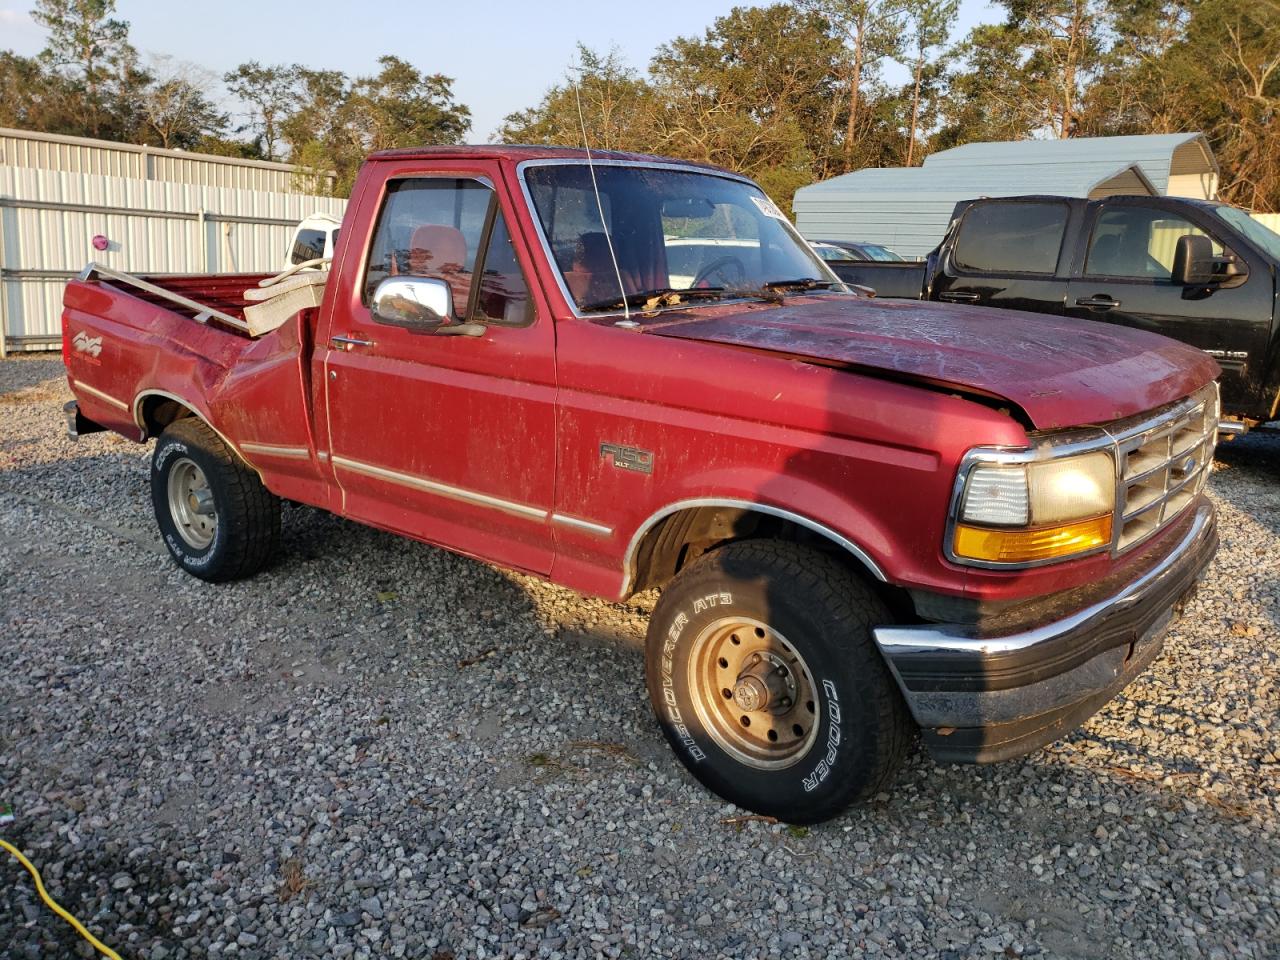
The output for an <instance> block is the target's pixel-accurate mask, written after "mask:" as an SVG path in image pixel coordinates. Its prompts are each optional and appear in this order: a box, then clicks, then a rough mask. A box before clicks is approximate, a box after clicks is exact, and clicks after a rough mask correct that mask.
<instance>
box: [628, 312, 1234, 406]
mask: <svg viewBox="0 0 1280 960" xmlns="http://www.w3.org/2000/svg"><path fill="white" fill-rule="evenodd" d="M643 329H644V330H645V332H646V333H650V334H654V335H657V336H663V337H676V338H679V339H683V340H697V341H702V342H706V343H722V344H728V345H733V346H738V347H746V348H751V349H756V350H767V351H770V352H774V353H778V354H782V355H786V356H791V357H797V358H800V359H809V360H813V361H815V362H820V363H827V364H834V365H837V366H841V367H848V368H852V369H855V370H863V371H867V372H869V373H876V374H880V375H890V376H894V377H896V378H901V379H907V380H914V381H918V382H924V383H929V384H934V385H937V386H941V387H944V388H953V389H956V390H958V391H961V392H966V393H970V394H980V395H983V396H987V397H991V398H995V399H999V400H1005V401H1008V402H1009V403H1011V404H1015V405H1017V406H1018V407H1020V408H1021V409H1022V411H1023V412H1024V413H1025V414H1026V416H1027V418H1028V419H1029V420H1030V421H1031V423H1032V424H1033V425H1034V426H1035V427H1036V428H1038V429H1041V430H1049V429H1054V428H1058V427H1071V426H1083V425H1085V424H1090V423H1103V422H1106V421H1108V420H1116V419H1119V418H1121V417H1128V416H1132V415H1133V414H1137V413H1143V412H1145V411H1147V410H1151V409H1153V408H1154V407H1159V406H1161V405H1163V404H1166V403H1171V402H1172V401H1174V400H1178V399H1180V398H1182V397H1185V396H1186V395H1187V394H1189V393H1191V392H1192V391H1194V390H1196V389H1197V388H1199V387H1202V386H1203V385H1204V384H1206V383H1208V382H1209V381H1210V380H1213V379H1215V378H1216V377H1217V376H1218V374H1219V373H1220V371H1219V369H1218V365H1217V363H1215V362H1214V361H1213V360H1212V359H1211V358H1210V357H1209V356H1207V355H1206V354H1205V353H1204V352H1202V351H1200V350H1197V349H1195V348H1193V347H1188V346H1186V345H1185V344H1182V343H1179V342H1177V341H1175V340H1170V339H1168V338H1167V337H1162V336H1158V335H1156V334H1153V333H1147V332H1145V331H1142V330H1133V329H1130V328H1127V327H1119V326H1114V325H1112V324H1108V323H1098V322H1095V321H1091V320H1074V319H1070V318H1064V317H1055V316H1049V315H1045V314H1038V313H1024V312H1022V311H1019V310H996V309H991V308H986V307H969V306H953V305H950V304H939V303H923V302H920V301H907V300H874V299H868V298H864V297H853V296H844V295H821V296H804V297H796V298H792V299H789V300H788V301H787V302H786V303H785V304H784V305H781V306H765V305H760V304H757V305H752V306H747V307H736V308H730V309H728V310H726V309H725V308H721V307H712V308H708V309H706V310H698V311H690V312H688V313H685V314H676V315H675V316H673V315H672V314H671V313H664V314H661V315H660V317H659V318H656V322H655V321H650V322H648V323H644V324H643Z"/></svg>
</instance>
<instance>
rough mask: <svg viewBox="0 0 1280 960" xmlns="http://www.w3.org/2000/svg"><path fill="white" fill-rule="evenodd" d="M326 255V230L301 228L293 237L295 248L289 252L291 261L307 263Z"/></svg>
mask: <svg viewBox="0 0 1280 960" xmlns="http://www.w3.org/2000/svg"><path fill="white" fill-rule="evenodd" d="M323 256H324V231H323V230H299V231H298V235H297V236H296V237H294V238H293V250H292V252H291V253H290V254H289V262H290V263H306V262H307V261H308V260H318V259H320V258H321V257H323Z"/></svg>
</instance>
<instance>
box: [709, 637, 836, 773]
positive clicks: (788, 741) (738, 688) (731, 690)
mask: <svg viewBox="0 0 1280 960" xmlns="http://www.w3.org/2000/svg"><path fill="white" fill-rule="evenodd" d="M688 669H689V690H690V694H691V696H692V698H693V704H694V710H695V712H696V713H697V714H698V719H699V720H700V721H701V722H702V727H703V729H704V730H706V731H707V733H708V734H709V735H710V736H711V738H712V739H713V740H714V741H715V742H716V745H717V746H718V747H720V749H722V750H724V751H725V752H726V753H728V754H730V755H731V756H733V757H734V758H735V759H737V760H739V761H740V762H742V763H745V764H747V765H748V766H752V767H756V768H758V769H761V770H781V769H783V768H784V767H789V766H791V765H792V764H794V763H796V762H798V761H799V760H800V759H801V758H802V757H804V755H805V754H807V753H808V752H809V749H810V748H811V747H812V746H813V744H814V742H815V741H816V740H817V738H818V726H819V723H820V720H821V716H822V715H821V709H822V708H821V705H820V703H819V701H818V698H817V696H816V694H817V685H816V684H815V683H814V682H813V674H812V672H810V670H809V665H808V664H807V663H805V660H804V658H803V657H802V656H801V655H800V652H799V651H798V650H797V649H796V648H795V646H794V645H792V644H791V643H790V642H788V641H787V639H786V638H785V637H783V636H782V634H780V633H779V632H778V631H777V630H774V629H773V628H771V627H770V626H769V625H768V624H767V623H763V622H761V621H759V620H754V619H751V618H749V617H726V618H723V619H721V620H717V621H715V622H714V623H712V624H710V625H708V626H706V627H704V628H703V630H702V632H701V633H699V634H698V636H697V638H696V639H695V640H694V641H693V648H692V650H691V651H690V656H689V668H688ZM762 697H763V699H762ZM753 706H754V707H756V708H755V709H751V708H752V707H753Z"/></svg>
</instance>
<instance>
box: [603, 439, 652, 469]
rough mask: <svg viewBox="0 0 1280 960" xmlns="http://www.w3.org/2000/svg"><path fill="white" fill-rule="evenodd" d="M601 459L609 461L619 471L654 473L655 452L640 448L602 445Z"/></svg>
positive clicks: (614, 444)
mask: <svg viewBox="0 0 1280 960" xmlns="http://www.w3.org/2000/svg"><path fill="white" fill-rule="evenodd" d="M600 459H601V460H609V461H611V462H612V463H613V465H614V466H615V467H617V468H618V469H619V470H630V471H632V472H634V473H653V451H652V450H641V449H640V448H639V447H624V446H622V445H621V444H617V443H602V444H600Z"/></svg>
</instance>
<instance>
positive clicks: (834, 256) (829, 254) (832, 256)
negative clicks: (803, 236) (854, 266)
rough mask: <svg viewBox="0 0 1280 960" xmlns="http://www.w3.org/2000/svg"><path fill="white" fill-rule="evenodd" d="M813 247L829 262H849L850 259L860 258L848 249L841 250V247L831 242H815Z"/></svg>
mask: <svg viewBox="0 0 1280 960" xmlns="http://www.w3.org/2000/svg"><path fill="white" fill-rule="evenodd" d="M813 249H814V250H815V251H817V254H818V256H820V257H821V258H822V259H823V260H826V261H827V262H828V263H840V262H846V263H847V262H848V261H850V260H857V259H858V258H857V257H855V256H854V255H853V254H852V253H850V252H849V251H848V250H841V249H840V248H839V247H833V246H832V245H831V244H829V243H815V244H814V245H813Z"/></svg>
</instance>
